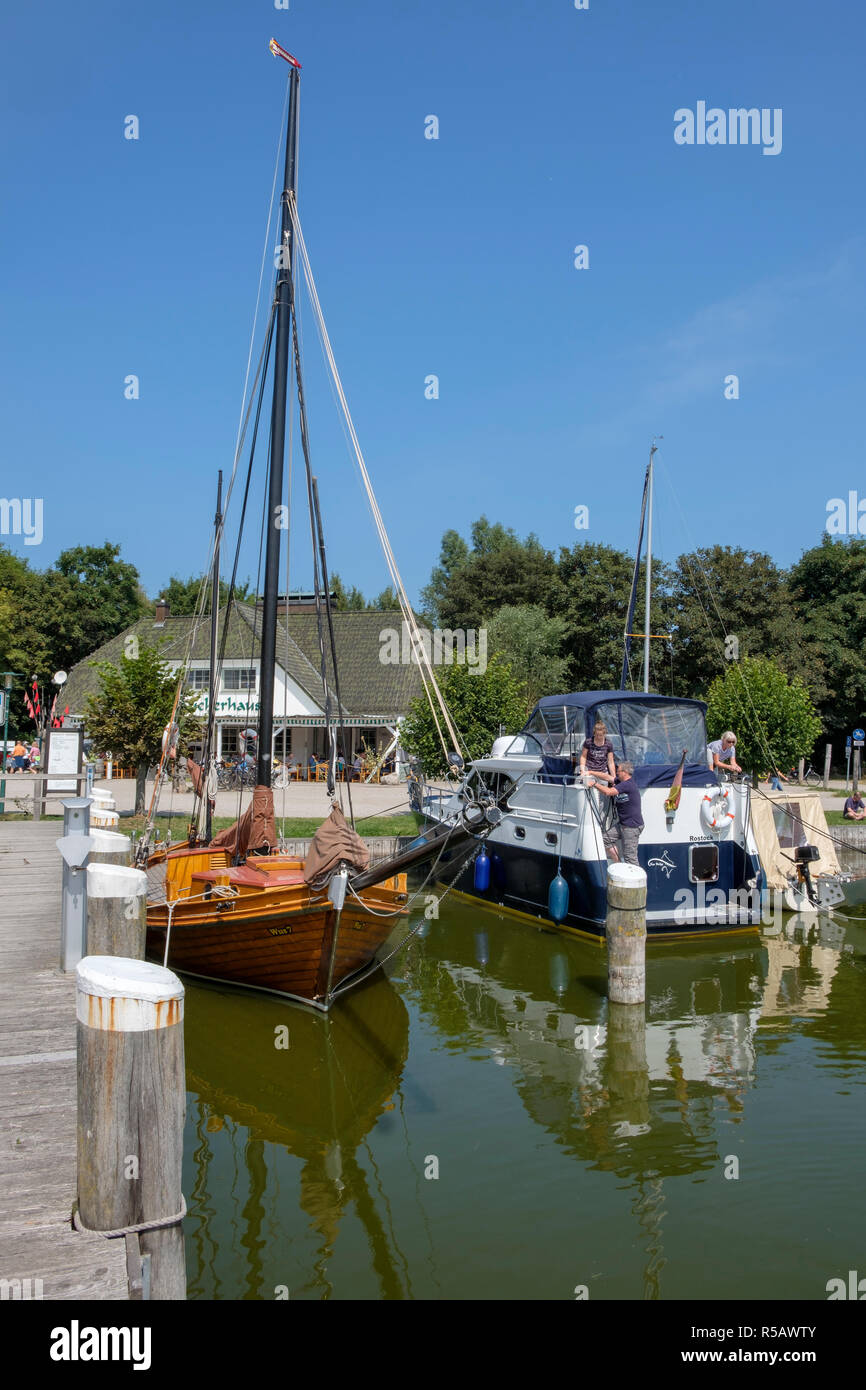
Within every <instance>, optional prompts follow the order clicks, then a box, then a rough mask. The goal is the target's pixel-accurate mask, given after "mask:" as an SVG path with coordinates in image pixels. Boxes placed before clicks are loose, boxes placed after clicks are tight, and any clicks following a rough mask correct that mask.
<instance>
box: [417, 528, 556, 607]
mask: <svg viewBox="0 0 866 1390" xmlns="http://www.w3.org/2000/svg"><path fill="white" fill-rule="evenodd" d="M455 538H456V539H455ZM464 547H465V542H463V543H460V537H459V536H456V533H455V532H446V535H445V537H443V551H442V559H443V560H445V561H446V563H445V564H443V563H442V561H441V560H440V564H439V566H438V567H437V570H435V571H434V574H433V578H431V583H430V584H429V585H428V586H427V588H426V589H425V590H424V591H423V599H424V602H425V604H426V605H427V607H428V609H429V607H430V606H431V603H432V605H433V606H435V608H436V616H437V619H438V623H439V625H440V626H442V627H447V628H452V629H453V628H464V629H468V628H479V627H483V626H484V624H485V622H486V620H487V619H489V618H492V617H493V614H494V613H496V612H497V611H498V609H500V608H502V607H504V606H505V605H509V606H515V607H520V606H522V605H523V604H527V603H541V604H543V605H544V606H545V607H546V606H547V604H548V600H549V598H550V593H551V589H552V586H553V582H554V576H555V572H556V565H555V562H554V558H553V555H552V554H551V553H550V551H549V550H545V549H544V547H543V546H542V544H541V542H540V541H539V539H538V537H537V536H535V535H531V534H530V535H529V536H527V538H526V540H525V541H521V540H520V539H519V538H518V536H517V535H516V534H515V532H514V531H512V530H509V529H506V528H505V527H504V526H501V525H500V524H499V523H498V522H497V523H496V524H495V525H491V523H490V522H489V521H488V520H487V517H486V516H482V517H479V519H478V520H477V521H476V522H475V523H474V524H473V526H472V549H471V550H469V551H468V553H467V552H466V551H465V550H464ZM446 549H447V554H446ZM446 566H447V573H446Z"/></svg>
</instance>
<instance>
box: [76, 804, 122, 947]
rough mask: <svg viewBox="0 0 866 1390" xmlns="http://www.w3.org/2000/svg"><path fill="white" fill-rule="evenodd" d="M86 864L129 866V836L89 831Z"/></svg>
mask: <svg viewBox="0 0 866 1390" xmlns="http://www.w3.org/2000/svg"><path fill="white" fill-rule="evenodd" d="M87 863H88V865H90V864H126V865H129V864H131V863H132V842H131V840H130V838H129V836H128V835H119V834H118V832H117V831H116V830H91V832H90V858H89V859H88V861H87ZM91 954H92V953H91Z"/></svg>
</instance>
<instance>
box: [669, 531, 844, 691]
mask: <svg viewBox="0 0 866 1390" xmlns="http://www.w3.org/2000/svg"><path fill="white" fill-rule="evenodd" d="M664 608H665V614H666V623H667V625H668V628H669V629H670V628H673V630H674V662H673V665H674V693H675V694H677V695H686V696H699V697H703V696H704V695H705V694H706V691H707V689H708V688H709V685H710V682H711V681H712V680H713V679H714V677H715V676H717V675H718V674H719V672H720V671H721V670H722V669H723V666H724V663H725V661H726V660H731V658H732V655H733V656H734V658H737V657H738V658H743V657H746V656H751V657H767V658H768V659H771V660H773V661H775V662H777V663H778V665H779V666H780V667H781V668H782V670H783V671H785V672H787V674H788V675H791V676H793V675H796V674H801V675H803V677H804V679H805V681H806V684H807V686H808V687H809V689H810V690H811V691H812V694H813V696H815V697H820V695H821V693H822V691H823V689H824V685H823V678H822V671H821V669H820V667H819V665H818V664H817V663H815V662H808V660H807V657H806V648H805V643H804V640H803V636H802V628H801V627H800V625H799V624H798V623H797V620H796V613H795V610H794V606H793V602H792V598H791V593H790V590H789V586H788V582H787V576H786V575H785V573H784V571H782V570H780V569H779V568H778V566H777V565H776V564H775V563H774V561H773V560H772V559H771V558H770V556H769V555H765V554H763V553H762V552H761V551H755V550H743V549H741V548H740V547H736V548H732V547H731V546H726V545H724V546H723V545H713V546H709V547H706V548H704V549H700V550H696V551H694V552H693V553H691V554H686V555H681V556H680V557H679V559H678V560H677V562H676V565H675V567H674V570H673V574H672V575H671V578H670V583H669V586H668V592H667V599H666V600H665V603H664ZM726 635H727V636H728V637H730V638H731V639H733V642H732V643H728V644H727V650H726Z"/></svg>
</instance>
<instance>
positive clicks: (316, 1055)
mask: <svg viewBox="0 0 866 1390" xmlns="http://www.w3.org/2000/svg"><path fill="white" fill-rule="evenodd" d="M186 1018H187V1026H186V1064H187V1088H188V1091H189V1092H190V1095H189V1104H188V1117H187V1124H188V1126H192V1128H193V1130H194V1135H192V1136H191V1135H189V1134H188V1135H187V1142H186V1144H185V1153H186V1155H187V1161H188V1162H189V1158H190V1155H191V1156H192V1162H193V1172H192V1174H191V1176H190V1175H187V1174H185V1188H184V1190H185V1191H186V1192H187V1193H189V1194H190V1200H189V1210H190V1217H188V1218H187V1221H186V1223H185V1225H186V1230H187V1249H188V1251H189V1262H190V1269H189V1296H190V1297H191V1298H195V1297H205V1298H239V1297H240V1298H265V1299H273V1298H275V1297H277V1298H279V1297H284V1298H285V1297H291V1298H294V1297H296V1295H298V1294H301V1295H303V1294H306V1296H308V1297H309V1296H313V1297H328V1296H329V1294H330V1292H331V1289H330V1285H329V1282H328V1277H327V1270H328V1264H329V1261H330V1259H331V1257H332V1255H333V1251H334V1246H335V1243H336V1240H337V1235H338V1232H339V1229H340V1224H341V1220H342V1218H343V1216H344V1214H345V1212H346V1210H347V1208H349V1207H350V1206H351V1207H353V1208H354V1212H355V1214H356V1216H357V1218H358V1220H359V1221H360V1223H361V1225H362V1227H363V1229H364V1231H365V1234H366V1236H367V1239H368V1242H369V1246H370V1255H371V1259H372V1265H373V1268H374V1270H375V1272H376V1276H377V1279H378V1288H379V1296H380V1297H382V1298H402V1297H404V1296H405V1292H406V1291H405V1288H404V1283H403V1278H402V1273H401V1271H400V1269H399V1268H398V1265H399V1259H398V1256H397V1254H396V1252H395V1249H394V1241H393V1237H392V1236H391V1234H390V1232H389V1231H388V1230H386V1225H387V1221H386V1213H387V1199H384V1200H383V1197H382V1194H381V1193H377V1194H376V1196H375V1197H374V1196H373V1195H372V1193H371V1190H370V1181H369V1179H368V1175H367V1173H366V1172H365V1171H364V1169H363V1168H362V1167H361V1165H360V1164H359V1162H358V1159H357V1151H358V1149H359V1147H361V1146H362V1145H364V1144H365V1141H366V1139H367V1136H368V1134H369V1133H370V1131H371V1130H372V1129H373V1127H374V1125H375V1124H376V1122H377V1120H378V1119H379V1118H380V1116H382V1115H383V1113H384V1112H385V1111H387V1110H390V1109H393V1103H392V1097H393V1096H394V1093H395V1091H396V1089H397V1087H398V1086H399V1084H400V1079H401V1076H402V1073H403V1067H404V1065H405V1062H406V1055H407V1052H408V1045H409V1016H408V1014H407V1011H406V1006H405V1004H404V1003H403V1000H402V999H401V998H400V996H399V995H398V994H397V993H396V991H395V990H394V989H393V987H392V986H391V985H390V984H389V982H388V981H387V980H386V979H385V978H384V977H383V976H380V977H379V978H378V979H377V980H375V981H372V982H371V983H370V984H368V985H362V986H361V987H359V988H358V989H357V990H356V991H355V992H353V993H352V994H350V995H349V996H348V997H347V998H346V999H344V1000H343V1001H342V1007H341V1008H340V1009H339V1010H336V1011H335V1012H334V1014H333V1015H330V1016H323V1015H320V1014H318V1013H313V1012H312V1011H308V1010H305V1009H297V1008H292V1007H288V1006H286V1005H285V1004H284V1003H282V1002H281V1001H279V1000H271V999H269V998H267V997H265V996H251V995H246V994H240V993H237V992H235V991H229V990H219V989H216V988H210V987H208V986H196V985H191V984H188V985H187V1003H186ZM271 1146H275V1147H271ZM287 1155H291V1156H293V1157H294V1158H295V1159H296V1160H300V1168H299V1170H298V1165H297V1163H296V1164H294V1165H287V1164H286V1162H285V1160H286V1156H287ZM371 1166H372V1169H373V1171H375V1164H372V1165H371ZM269 1167H271V1169H272V1171H269ZM244 1168H246V1175H245V1176H244V1174H243V1169H244ZM287 1176H290V1178H291V1182H290V1183H286V1177H287ZM295 1184H297V1191H298V1193H299V1197H298V1200H299V1204H300V1207H301V1209H302V1210H303V1212H304V1213H305V1214H306V1217H307V1218H308V1221H307V1222H306V1223H304V1224H305V1226H306V1233H305V1234H306V1237H307V1239H306V1240H303V1241H302V1242H301V1244H302V1246H303V1250H302V1252H301V1254H300V1261H299V1259H298V1257H297V1256H292V1254H291V1251H290V1250H288V1249H287V1247H290V1246H291V1245H292V1240H291V1238H290V1236H289V1233H288V1232H289V1228H290V1227H295V1228H296V1227H297V1221H296V1220H290V1219H286V1220H285V1227H284V1231H285V1233H284V1235H283V1237H282V1242H281V1241H280V1239H279V1238H278V1239H277V1240H276V1241H275V1240H274V1233H275V1230H279V1229H280V1227H281V1226H282V1224H283V1220H284V1218H287V1217H288V1213H287V1212H285V1211H284V1210H282V1211H281V1198H280V1192H281V1187H282V1186H285V1187H286V1188H287V1189H289V1190H291V1189H292V1188H294V1186H295ZM227 1198H228V1201H227ZM281 1243H282V1246H283V1252H284V1256H286V1259H285V1261H284V1263H283V1265H282V1267H281V1266H280V1263H279V1259H280V1257H279V1254H277V1253H276V1252H278V1251H279V1248H280V1244H281ZM308 1243H309V1249H307V1245H308ZM239 1261H240V1262H241V1263H242V1265H243V1266H244V1269H243V1273H241V1271H240V1270H239V1269H238V1262H239ZM299 1268H300V1279H299V1278H298V1274H299Z"/></svg>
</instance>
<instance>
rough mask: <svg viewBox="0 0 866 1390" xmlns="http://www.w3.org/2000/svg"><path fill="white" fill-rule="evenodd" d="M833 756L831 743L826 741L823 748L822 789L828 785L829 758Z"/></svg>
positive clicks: (825, 788)
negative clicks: (825, 745)
mask: <svg viewBox="0 0 866 1390" xmlns="http://www.w3.org/2000/svg"><path fill="white" fill-rule="evenodd" d="M832 757H833V745H832V743H828V744H827V747H826V748H825V749H824V790H825V791H826V790H827V788H828V787H829V785H830V760H831V758H832Z"/></svg>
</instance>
